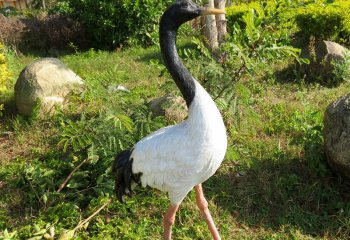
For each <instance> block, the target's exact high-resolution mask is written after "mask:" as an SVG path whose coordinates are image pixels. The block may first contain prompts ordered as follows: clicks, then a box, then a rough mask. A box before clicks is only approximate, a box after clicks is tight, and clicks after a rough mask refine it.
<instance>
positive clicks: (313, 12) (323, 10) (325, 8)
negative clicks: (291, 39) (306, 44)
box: [295, 1, 350, 43]
mask: <svg viewBox="0 0 350 240" xmlns="http://www.w3.org/2000/svg"><path fill="white" fill-rule="evenodd" d="M349 8H350V1H337V2H334V3H332V4H321V3H316V4H310V5H307V6H306V7H303V8H300V9H299V10H298V12H297V14H296V17H295V21H296V24H297V26H298V27H299V29H300V35H302V36H303V37H306V38H309V37H311V36H314V37H315V38H316V40H332V41H336V42H341V43H350V40H349V37H350V12H349V10H348V9H349Z"/></svg>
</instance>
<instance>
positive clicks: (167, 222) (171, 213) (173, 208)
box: [163, 204, 180, 240]
mask: <svg viewBox="0 0 350 240" xmlns="http://www.w3.org/2000/svg"><path fill="white" fill-rule="evenodd" d="M179 206H180V205H173V204H170V206H169V208H168V210H167V211H166V212H165V214H164V219H163V225H164V239H165V240H170V239H171V227H172V225H173V224H174V222H175V215H176V212H177V210H178V209H179Z"/></svg>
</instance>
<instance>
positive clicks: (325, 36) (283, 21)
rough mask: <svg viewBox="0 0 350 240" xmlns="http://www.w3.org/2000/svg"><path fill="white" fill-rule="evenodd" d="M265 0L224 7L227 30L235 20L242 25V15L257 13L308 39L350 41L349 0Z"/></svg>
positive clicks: (279, 26) (277, 26)
mask: <svg viewBox="0 0 350 240" xmlns="http://www.w3.org/2000/svg"><path fill="white" fill-rule="evenodd" d="M328 2H329V1H305V0H304V1H301V0H299V1H271V0H269V1H267V2H265V5H263V4H259V3H257V2H252V3H244V4H240V5H233V6H231V7H229V8H227V10H226V11H227V19H228V25H227V26H228V32H232V29H233V27H234V24H235V23H236V22H238V23H239V25H240V26H243V27H244V21H243V16H246V15H249V14H252V11H255V13H256V14H257V15H259V16H260V17H262V18H263V19H265V20H266V21H272V22H274V23H275V27H276V29H277V30H278V29H280V30H282V29H283V31H289V33H290V34H297V36H299V37H302V38H305V39H307V40H308V39H309V38H310V37H311V36H313V37H315V38H316V39H322V40H332V41H336V42H340V43H346V44H350V40H349V37H350V11H349V9H350V1H349V0H338V1H334V2H332V3H328Z"/></svg>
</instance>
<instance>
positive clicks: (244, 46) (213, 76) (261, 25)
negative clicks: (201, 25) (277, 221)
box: [191, 3, 306, 104]
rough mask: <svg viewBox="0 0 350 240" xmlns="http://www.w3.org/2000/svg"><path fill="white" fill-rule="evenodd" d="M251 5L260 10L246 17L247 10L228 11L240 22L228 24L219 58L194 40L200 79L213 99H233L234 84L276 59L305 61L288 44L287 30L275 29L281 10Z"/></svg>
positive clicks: (276, 7)
mask: <svg viewBox="0 0 350 240" xmlns="http://www.w3.org/2000/svg"><path fill="white" fill-rule="evenodd" d="M253 5H254V6H259V9H260V10H259V11H250V12H249V14H248V13H246V9H248V8H245V7H244V8H243V10H242V11H241V12H238V13H237V15H236V12H235V8H234V7H232V8H231V9H229V10H228V12H229V14H228V15H229V16H230V12H231V17H229V19H230V18H232V19H234V18H240V21H235V22H234V23H232V22H231V23H230V24H229V25H230V28H229V34H230V36H229V37H228V38H227V41H226V43H224V44H223V45H222V46H221V49H220V52H219V53H218V54H219V55H220V56H219V57H217V58H216V59H215V58H213V57H212V56H211V54H210V53H209V52H208V50H206V49H205V46H204V45H203V44H201V42H200V41H198V40H195V41H194V43H195V44H196V45H197V49H198V50H199V55H200V56H201V57H202V59H203V61H202V62H201V65H202V66H203V67H202V68H201V69H202V70H200V71H199V72H201V71H203V72H202V73H200V75H201V77H200V78H204V79H207V80H205V81H206V82H205V85H206V86H207V87H208V88H209V89H210V92H211V94H212V95H213V96H214V97H215V98H219V97H223V96H226V98H227V99H228V100H229V101H228V103H229V104H230V103H231V101H232V100H233V99H234V91H233V90H234V83H236V82H238V81H239V80H240V79H246V78H251V77H252V75H253V74H254V73H255V72H258V71H260V70H261V69H264V68H266V66H268V65H269V64H271V63H273V62H275V61H276V60H277V61H278V60H281V61H282V60H285V59H289V58H293V59H295V60H296V61H299V62H305V61H306V60H304V59H301V58H299V54H300V49H297V48H294V47H292V46H290V45H289V44H290V42H291V39H290V36H289V32H288V29H286V30H283V29H282V28H281V29H278V28H277V27H276V26H277V25H278V24H277V23H278V20H279V15H278V14H277V13H279V12H280V10H281V8H282V10H283V7H282V6H281V5H278V4H277V5H275V7H274V8H272V7H268V6H267V5H259V4H257V3H254V4H253ZM232 12H235V14H232ZM266 16H268V17H266ZM276 19H277V21H276ZM191 58H192V59H196V60H197V58H198V57H194V54H192V56H191Z"/></svg>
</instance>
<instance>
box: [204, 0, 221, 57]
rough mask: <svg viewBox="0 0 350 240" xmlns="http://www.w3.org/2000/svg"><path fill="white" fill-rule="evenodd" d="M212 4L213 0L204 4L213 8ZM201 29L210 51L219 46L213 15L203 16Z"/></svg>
mask: <svg viewBox="0 0 350 240" xmlns="http://www.w3.org/2000/svg"><path fill="white" fill-rule="evenodd" d="M214 5H215V4H214V0H209V1H208V3H207V4H206V6H207V7H211V8H214ZM203 31H204V36H205V37H206V38H207V40H208V43H209V47H210V49H211V50H212V51H213V50H215V49H216V48H217V47H218V46H219V43H218V31H217V28H216V19H215V15H208V16H205V20H204V28H203Z"/></svg>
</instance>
